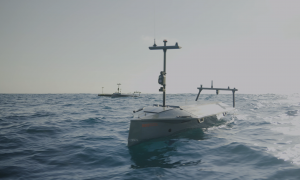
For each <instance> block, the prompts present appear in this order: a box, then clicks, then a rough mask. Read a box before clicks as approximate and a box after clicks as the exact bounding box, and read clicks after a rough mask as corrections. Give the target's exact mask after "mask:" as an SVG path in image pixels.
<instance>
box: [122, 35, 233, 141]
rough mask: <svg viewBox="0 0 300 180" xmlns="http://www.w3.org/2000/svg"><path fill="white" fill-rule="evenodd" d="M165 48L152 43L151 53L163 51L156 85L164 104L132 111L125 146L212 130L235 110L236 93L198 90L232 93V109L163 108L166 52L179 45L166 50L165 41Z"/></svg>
mask: <svg viewBox="0 0 300 180" xmlns="http://www.w3.org/2000/svg"><path fill="white" fill-rule="evenodd" d="M163 42H164V46H157V45H156V43H155V41H154V45H153V46H152V47H149V49H150V50H163V51H164V71H161V72H160V75H159V78H158V83H159V84H160V85H162V87H161V88H160V89H159V91H160V92H163V104H162V105H159V104H154V105H153V106H148V107H143V108H140V109H138V110H136V111H133V113H134V115H133V119H132V120H131V121H130V128H129V134H128V146H133V145H136V144H139V143H142V142H145V141H148V140H151V139H155V138H160V137H165V136H169V135H172V134H175V133H179V132H182V131H185V130H188V129H193V128H208V127H211V126H213V125H214V124H215V123H216V122H217V121H218V119H220V118H221V117H223V116H225V115H226V114H227V112H229V111H232V110H234V109H235V108H234V107H235V98H234V93H235V91H237V89H235V88H234V89H230V88H229V87H228V88H227V89H226V88H213V84H212V86H211V88H204V87H202V85H201V87H199V88H198V89H199V93H198V95H197V98H196V101H197V100H198V98H199V95H200V93H201V91H202V90H215V91H216V94H219V91H220V90H226V91H232V93H233V107H230V106H228V105H226V104H224V103H221V102H211V103H206V104H202V103H196V104H193V105H183V106H176V105H166V103H165V101H166V52H167V49H180V48H181V47H180V46H178V43H176V44H175V46H166V43H167V40H164V41H163Z"/></svg>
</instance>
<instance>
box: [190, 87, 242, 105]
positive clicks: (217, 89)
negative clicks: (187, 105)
mask: <svg viewBox="0 0 300 180" xmlns="http://www.w3.org/2000/svg"><path fill="white" fill-rule="evenodd" d="M197 89H199V93H198V95H197V98H196V101H197V100H198V98H199V96H200V93H201V91H202V90H215V91H216V94H219V91H220V90H222V91H232V97H233V100H232V101H233V107H235V97H234V93H235V91H238V89H235V88H233V89H230V88H229V86H228V88H227V89H226V88H213V85H211V88H205V87H202V85H201V86H200V87H198V88H197Z"/></svg>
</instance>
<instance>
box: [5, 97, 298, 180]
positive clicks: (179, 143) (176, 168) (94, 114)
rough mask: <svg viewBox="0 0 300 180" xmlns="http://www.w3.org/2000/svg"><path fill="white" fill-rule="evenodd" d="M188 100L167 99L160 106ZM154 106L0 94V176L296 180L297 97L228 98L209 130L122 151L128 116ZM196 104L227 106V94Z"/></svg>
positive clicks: (148, 100)
mask: <svg viewBox="0 0 300 180" xmlns="http://www.w3.org/2000/svg"><path fill="white" fill-rule="evenodd" d="M195 97H196V94H175V95H167V104H170V105H182V104H189V103H193V102H192V101H194V99H195ZM161 100H162V97H161V95H153V94H152V95H151V94H146V95H143V96H142V97H140V98H109V97H98V96H97V95H95V94H39V95H37V94H1V95H0V178H2V179H197V178H202V179H300V138H299V135H300V133H299V132H300V116H299V110H300V96H299V94H293V95H289V96H286V95H275V94H265V95H240V94H236V108H237V109H236V111H235V112H232V113H229V114H228V115H227V116H225V117H224V118H222V119H221V120H220V121H219V122H218V123H216V124H215V125H214V126H213V127H211V128H208V129H203V130H202V129H194V130H189V131H185V132H181V133H179V134H176V135H173V136H170V137H164V138H160V139H156V140H152V141H149V142H145V143H142V144H139V145H137V146H133V147H130V148H128V147H127V137H128V132H129V123H130V119H131V118H132V111H133V110H136V109H139V108H141V107H144V106H148V105H152V104H157V103H161ZM199 100H200V101H222V102H224V103H226V104H228V105H231V104H232V102H231V101H232V96H231V95H222V94H221V95H218V96H216V95H205V94H202V95H201V96H200V99H199ZM190 101H191V102H190Z"/></svg>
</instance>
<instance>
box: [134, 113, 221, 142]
mask: <svg viewBox="0 0 300 180" xmlns="http://www.w3.org/2000/svg"><path fill="white" fill-rule="evenodd" d="M217 121H218V118H217V116H216V115H214V116H210V117H205V118H204V119H203V118H202V119H197V118H180V119H179V118H176V119H155V120H154V119H143V120H131V123H130V129H129V135H128V146H133V145H136V144H139V143H142V142H145V141H148V140H151V139H155V138H159V137H165V136H170V135H172V134H175V133H179V132H181V131H184V130H188V129H193V128H208V127H211V126H213V125H214V124H215V123H216V122H217Z"/></svg>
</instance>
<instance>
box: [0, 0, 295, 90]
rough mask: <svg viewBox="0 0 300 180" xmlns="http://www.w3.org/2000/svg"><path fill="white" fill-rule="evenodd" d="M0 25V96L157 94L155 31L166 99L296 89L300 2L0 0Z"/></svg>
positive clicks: (159, 67) (284, 0) (241, 0)
mask: <svg viewBox="0 0 300 180" xmlns="http://www.w3.org/2000/svg"><path fill="white" fill-rule="evenodd" d="M154 19H155V20H154ZM0 26H1V28H0V93H101V91H102V87H104V93H113V92H115V91H116V89H117V83H121V84H122V85H121V89H122V92H124V93H126V92H133V91H135V90H138V91H141V92H142V93H159V92H158V89H159V88H160V85H159V84H158V83H157V78H158V75H159V72H160V71H162V70H163V52H162V51H150V50H149V48H148V47H149V46H152V45H153V39H154V35H155V38H156V42H157V45H163V42H162V41H163V39H167V40H168V45H175V43H176V42H178V44H179V46H181V47H182V49H180V50H168V51H167V93H197V89H196V88H197V87H199V86H200V84H203V86H207V87H209V86H210V82H211V80H214V87H227V86H230V87H236V88H238V89H239V91H238V92H237V93H250V94H255V93H294V92H296V93H299V92H300V83H299V82H300V80H299V78H300V1H299V0H294V1H291V0H268V1H267V0H226V1H221V0H219V1H217V0H204V1H201V0H184V1H183V0H163V1H159V0H151V1H142V0H95V1H79V0H78V1H77V0H64V1H61V0H48V1H40V0H25V1H23V0H9V1H8V0H0ZM154 27H155V28H154Z"/></svg>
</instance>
